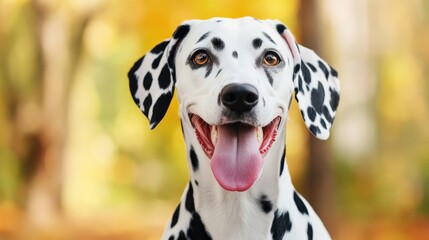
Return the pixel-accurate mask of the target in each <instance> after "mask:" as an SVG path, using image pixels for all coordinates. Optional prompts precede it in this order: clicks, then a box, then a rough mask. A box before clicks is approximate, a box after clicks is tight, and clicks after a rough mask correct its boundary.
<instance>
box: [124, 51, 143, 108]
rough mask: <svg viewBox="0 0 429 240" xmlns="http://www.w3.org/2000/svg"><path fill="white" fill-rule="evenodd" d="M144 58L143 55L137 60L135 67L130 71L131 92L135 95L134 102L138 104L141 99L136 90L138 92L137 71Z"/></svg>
mask: <svg viewBox="0 0 429 240" xmlns="http://www.w3.org/2000/svg"><path fill="white" fill-rule="evenodd" d="M143 59H144V56H143V57H141V58H140V59H139V60H137V61H136V62H135V63H134V65H133V67H132V68H131V69H130V71H129V72H128V80H129V87H130V92H131V95H132V96H133V99H134V102H135V103H136V104H137V105H139V104H140V101H139V99H138V98H136V97H135V95H136V92H137V88H138V80H137V76H136V72H137V70H138V69H139V68H140V66H141V65H142V62H143Z"/></svg>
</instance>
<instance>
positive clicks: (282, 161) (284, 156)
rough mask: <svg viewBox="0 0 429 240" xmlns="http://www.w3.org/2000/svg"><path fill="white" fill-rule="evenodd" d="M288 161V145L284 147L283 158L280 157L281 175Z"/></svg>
mask: <svg viewBox="0 0 429 240" xmlns="http://www.w3.org/2000/svg"><path fill="white" fill-rule="evenodd" d="M285 161H286V146H285V147H284V148H283V154H282V158H281V159H280V174H279V175H280V176H281V175H282V174H283V169H284V168H285Z"/></svg>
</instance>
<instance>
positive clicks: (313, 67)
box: [307, 63, 317, 72]
mask: <svg viewBox="0 0 429 240" xmlns="http://www.w3.org/2000/svg"><path fill="white" fill-rule="evenodd" d="M307 66H308V67H309V68H310V69H311V71H312V72H317V68H316V67H315V66H314V65H313V64H311V63H307Z"/></svg>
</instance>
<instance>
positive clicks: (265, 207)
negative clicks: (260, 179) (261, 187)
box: [259, 194, 273, 214]
mask: <svg viewBox="0 0 429 240" xmlns="http://www.w3.org/2000/svg"><path fill="white" fill-rule="evenodd" d="M259 205H260V206H261V209H262V211H264V213H267V214H268V213H270V212H271V210H273V203H272V202H271V201H270V200H268V198H267V196H266V195H264V194H262V196H261V198H260V199H259Z"/></svg>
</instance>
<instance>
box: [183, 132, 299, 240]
mask: <svg viewBox="0 0 429 240" xmlns="http://www.w3.org/2000/svg"><path fill="white" fill-rule="evenodd" d="M281 129H284V128H281ZM184 133H185V135H186V137H185V139H189V140H188V142H186V145H187V149H188V154H190V152H191V149H193V151H195V153H196V155H197V156H198V159H197V160H198V169H195V168H193V167H190V171H191V181H190V182H189V183H188V188H189V187H190V186H192V189H193V197H194V203H195V210H196V212H198V213H199V215H200V216H201V220H202V222H203V224H204V225H205V227H206V229H207V230H208V232H209V233H210V234H211V236H212V238H213V239H266V238H267V236H269V234H270V226H271V224H272V220H273V217H274V211H275V210H276V209H277V206H278V204H277V203H278V202H279V200H280V201H281V199H280V198H279V196H281V195H289V196H290V194H287V192H293V190H292V189H291V188H292V187H293V186H292V183H291V180H290V176H289V172H288V171H287V164H286V163H285V162H284V163H283V164H284V165H283V167H284V170H283V171H282V175H281V176H279V173H280V167H281V165H282V164H281V162H282V161H284V159H282V157H283V158H284V155H283V152H284V151H285V141H284V139H285V130H279V133H278V137H277V140H276V141H275V142H274V144H273V146H272V147H271V149H270V151H269V152H268V153H267V154H266V156H265V161H264V166H263V169H262V172H261V173H260V176H259V178H258V180H257V181H256V182H255V183H254V184H253V185H252V186H251V187H250V188H249V189H248V190H247V191H244V192H235V191H227V190H225V189H223V188H222V187H221V186H220V185H219V183H218V182H217V181H216V179H215V178H214V176H213V173H212V171H211V169H210V160H209V159H208V157H207V156H206V155H205V154H204V151H203V150H202V149H201V147H200V146H199V145H196V146H193V145H192V144H191V143H194V144H195V142H196V141H195V139H194V140H192V137H194V138H195V134H194V132H193V129H192V128H191V127H190V128H186V129H185V131H184ZM194 157H195V156H194ZM195 160H196V159H193V160H192V159H191V156H188V162H189V163H188V164H189V166H194V165H195V162H194V163H192V161H195ZM193 164H194V165H193ZM281 183H283V185H284V186H281ZM189 185H190V186H189ZM282 192H285V193H282ZM186 195H187V193H186V192H185V193H184V195H183V197H182V200H181V202H182V203H183V202H186V201H187V199H186V197H187V196H186ZM283 201H284V200H283ZM261 202H264V203H265V204H266V206H265V208H264V207H263V206H262V205H261ZM250 219H259V220H260V221H250ZM256 223H257V224H258V225H257V226H256V225H254V224H256Z"/></svg>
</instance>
